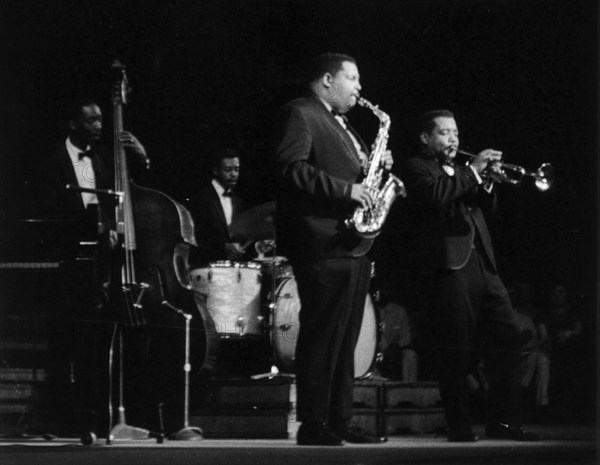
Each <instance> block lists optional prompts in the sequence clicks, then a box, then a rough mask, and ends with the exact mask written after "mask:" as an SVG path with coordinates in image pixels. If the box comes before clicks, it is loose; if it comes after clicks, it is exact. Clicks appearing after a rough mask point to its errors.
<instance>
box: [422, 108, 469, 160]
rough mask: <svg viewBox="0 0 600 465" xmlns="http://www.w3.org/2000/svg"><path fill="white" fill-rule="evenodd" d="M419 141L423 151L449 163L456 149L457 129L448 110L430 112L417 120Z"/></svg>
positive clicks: (452, 115) (457, 141)
mask: <svg viewBox="0 0 600 465" xmlns="http://www.w3.org/2000/svg"><path fill="white" fill-rule="evenodd" d="M419 140H420V141H421V144H423V151H424V152H425V153H426V154H427V155H429V156H431V157H435V158H440V159H441V160H443V161H450V160H452V159H453V158H454V157H455V156H456V150H457V149H458V143H459V140H458V127H457V126H456V121H455V119H454V114H453V113H452V112H451V111H450V110H432V111H428V112H427V113H424V114H423V115H422V116H421V118H420V120H419Z"/></svg>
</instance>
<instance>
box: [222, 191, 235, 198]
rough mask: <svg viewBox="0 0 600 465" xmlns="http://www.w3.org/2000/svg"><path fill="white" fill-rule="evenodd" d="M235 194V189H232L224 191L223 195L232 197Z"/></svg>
mask: <svg viewBox="0 0 600 465" xmlns="http://www.w3.org/2000/svg"><path fill="white" fill-rule="evenodd" d="M232 195H233V191H232V190H231V189H229V190H226V191H224V192H223V197H231V196H232Z"/></svg>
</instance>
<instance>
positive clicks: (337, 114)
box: [331, 108, 348, 122]
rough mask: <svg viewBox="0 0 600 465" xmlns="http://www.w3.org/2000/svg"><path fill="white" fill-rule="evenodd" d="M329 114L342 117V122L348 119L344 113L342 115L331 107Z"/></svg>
mask: <svg viewBox="0 0 600 465" xmlns="http://www.w3.org/2000/svg"><path fill="white" fill-rule="evenodd" d="M331 114H332V115H333V116H335V117H337V118H342V119H343V120H344V122H347V121H348V118H347V117H346V115H342V114H341V113H339V112H338V111H337V110H336V109H335V108H332V109H331Z"/></svg>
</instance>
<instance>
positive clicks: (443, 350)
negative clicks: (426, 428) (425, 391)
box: [402, 110, 539, 442]
mask: <svg viewBox="0 0 600 465" xmlns="http://www.w3.org/2000/svg"><path fill="white" fill-rule="evenodd" d="M419 140H420V143H421V152H420V153H419V154H418V155H416V156H414V157H412V158H410V159H409V160H407V163H406V166H405V169H404V171H403V172H402V175H403V179H404V181H405V184H406V189H407V192H408V196H407V203H408V206H409V211H410V212H411V215H409V216H411V217H412V223H411V226H412V234H411V237H412V240H411V244H407V247H410V250H411V254H412V256H411V262H412V264H413V265H414V269H415V270H417V276H418V277H417V278H416V281H417V283H416V284H417V289H418V292H417V295H418V296H419V297H418V299H420V300H421V302H420V304H421V306H423V308H427V309H428V310H430V311H431V312H432V316H431V320H432V321H434V322H435V329H434V334H435V338H436V340H435V341H433V343H434V344H433V345H434V347H435V351H434V353H435V354H436V362H439V367H440V369H439V376H440V392H441V395H442V400H443V402H444V408H445V414H446V420H447V426H448V436H447V439H448V441H450V442H475V441H477V439H478V438H477V436H476V435H475V434H474V433H473V430H472V427H471V420H470V412H469V389H468V384H467V376H468V374H469V373H470V372H471V369H472V368H473V367H474V366H475V365H476V364H477V362H478V358H479V357H478V354H479V353H482V354H483V358H484V363H485V367H486V370H487V372H488V377H489V380H490V392H489V397H488V403H487V408H486V425H485V435H486V437H487V438H490V439H506V440H516V441H535V440H539V436H538V435H536V434H535V433H531V432H527V431H525V430H523V429H522V428H521V418H520V386H519V377H518V367H519V332H518V327H517V323H516V314H515V310H514V309H513V307H512V305H511V302H510V300H509V296H508V293H507V290H506V288H505V287H504V284H503V283H502V280H501V279H500V277H499V276H498V269H497V266H496V260H495V258H494V252H493V250H492V240H491V238H490V234H489V231H488V228H487V224H486V220H485V218H484V214H483V211H484V210H486V209H488V210H492V209H493V208H492V207H493V204H494V196H495V193H494V189H493V187H494V186H493V182H492V181H491V180H488V179H489V178H488V177H487V176H486V170H488V169H490V168H491V169H495V168H494V167H493V166H491V165H493V164H495V163H497V162H499V161H500V159H501V157H502V152H500V151H497V150H491V149H488V150H484V151H482V152H480V153H479V154H477V155H476V156H475V157H474V158H473V159H472V160H471V163H470V164H469V165H468V166H466V165H458V164H456V163H455V162H454V159H455V156H456V153H457V150H458V147H459V134H458V127H457V124H456V120H455V118H454V115H453V114H452V112H450V111H448V110H435V111H430V112H428V113H425V114H424V115H423V116H422V118H421V120H420V126H419ZM480 350H482V352H480Z"/></svg>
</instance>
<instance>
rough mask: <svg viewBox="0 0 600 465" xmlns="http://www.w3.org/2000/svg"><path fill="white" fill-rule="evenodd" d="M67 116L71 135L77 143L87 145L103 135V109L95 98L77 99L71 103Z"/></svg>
mask: <svg viewBox="0 0 600 465" xmlns="http://www.w3.org/2000/svg"><path fill="white" fill-rule="evenodd" d="M67 117H68V124H69V137H70V138H71V140H72V141H73V142H74V143H76V145H77V143H79V144H81V145H84V146H87V145H89V144H91V143H92V142H96V141H98V140H99V139H100V137H101V136H102V110H100V107H99V106H98V104H97V103H96V101H95V100H94V99H92V98H89V97H84V98H80V99H77V100H76V101H74V102H73V103H72V104H71V106H70V109H69V114H68V115H67Z"/></svg>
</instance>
